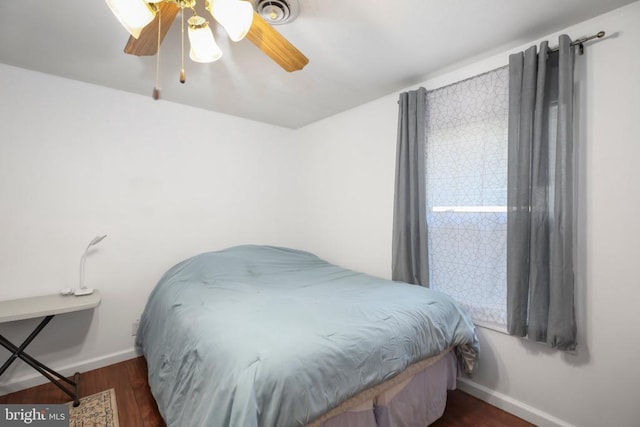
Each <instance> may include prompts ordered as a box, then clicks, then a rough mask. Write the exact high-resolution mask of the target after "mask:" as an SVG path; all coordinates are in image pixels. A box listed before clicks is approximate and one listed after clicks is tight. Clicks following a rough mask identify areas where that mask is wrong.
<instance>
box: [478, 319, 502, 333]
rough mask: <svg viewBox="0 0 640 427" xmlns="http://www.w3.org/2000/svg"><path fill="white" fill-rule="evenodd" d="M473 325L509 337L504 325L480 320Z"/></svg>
mask: <svg viewBox="0 0 640 427" xmlns="http://www.w3.org/2000/svg"><path fill="white" fill-rule="evenodd" d="M473 324H474V325H476V326H478V327H480V328H483V329H489V330H491V331H495V332H499V333H501V334H505V335H509V332H507V326H506V325H500V324H498V323H491V322H483V321H482V320H474V321H473Z"/></svg>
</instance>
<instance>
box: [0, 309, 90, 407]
mask: <svg viewBox="0 0 640 427" xmlns="http://www.w3.org/2000/svg"><path fill="white" fill-rule="evenodd" d="M51 319H53V316H47V317H45V318H44V319H43V320H42V321H41V322H40V324H38V326H37V327H36V328H35V329H34V330H33V332H31V334H29V336H28V337H27V339H25V340H24V342H23V343H22V344H21V345H20V347H16V346H15V345H14V344H13V343H12V342H11V341H9V340H8V339H6V338H5V337H3V336H2V335H0V345H2V346H3V347H4V348H6V349H7V350H9V351H10V352H11V353H12V354H11V356H9V358H8V359H7V360H6V362H4V364H3V365H2V367H0V375H2V374H3V373H4V372H5V371H6V370H7V368H8V367H9V366H10V365H11V364H12V363H13V362H14V361H15V360H16V359H17V358H20V359H22V360H23V361H24V362H25V363H27V364H28V365H29V366H31V367H32V368H33V369H35V370H36V371H38V372H40V374H42V375H43V376H44V377H46V378H47V379H48V380H49V381H51V382H52V383H53V384H54V385H55V386H57V387H58V388H59V389H60V390H62V391H63V392H65V393H66V394H67V395H69V396H70V397H71V398H72V399H73V406H78V405H80V400H79V398H78V383H79V381H80V373H79V372H76V373H75V374H74V376H73V379H74V381H71V380H69V379H68V378H65V377H64V376H62V375H61V374H59V373H58V372H56V371H54V370H53V369H51V368H49V367H48V366H46V365H45V364H43V363H42V362H40V361H38V360H36V359H34V358H33V357H31V356H29V355H28V354H27V353H25V352H24V349H25V348H26V347H27V346H28V345H29V344H30V343H31V341H33V339H34V338H35V337H36V336H37V335H38V334H39V333H40V331H42V330H43V329H44V327H45V326H47V323H49V322H50V321H51ZM62 381H64V382H66V383H67V384H68V385H70V386H71V389H69V388H68V387H66V386H65V385H64V383H63V382H62Z"/></svg>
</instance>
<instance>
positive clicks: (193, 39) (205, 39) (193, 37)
mask: <svg viewBox="0 0 640 427" xmlns="http://www.w3.org/2000/svg"><path fill="white" fill-rule="evenodd" d="M187 24H188V25H189V43H190V44H191V49H190V51H189V58H191V60H192V61H195V62H201V63H208V62H214V61H217V60H218V59H220V58H221V57H222V50H220V47H219V46H218V45H217V44H216V41H215V39H214V38H213V33H212V32H211V28H209V23H208V22H207V21H206V20H205V19H204V18H203V17H201V16H197V15H195V16H192V17H191V18H189V20H188V21H187Z"/></svg>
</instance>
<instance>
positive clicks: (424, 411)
mask: <svg viewBox="0 0 640 427" xmlns="http://www.w3.org/2000/svg"><path fill="white" fill-rule="evenodd" d="M459 372H460V371H459V367H458V363H457V360H456V357H455V354H454V351H452V350H449V351H445V352H443V353H441V354H439V355H437V356H434V357H431V358H429V359H425V360H422V361H420V362H417V363H414V364H413V365H411V366H409V367H408V368H407V369H406V370H405V371H403V372H402V373H401V374H399V375H397V376H395V377H393V378H391V379H389V380H387V381H385V382H383V383H381V384H378V385H377V386H375V387H371V388H369V389H367V390H364V391H362V392H360V393H358V394H357V395H355V396H353V397H352V398H350V399H348V400H346V401H344V402H343V403H342V404H341V405H340V406H338V407H336V408H334V409H333V410H331V411H329V412H327V413H326V414H324V415H323V416H321V417H320V418H318V419H317V420H316V421H314V422H313V423H311V424H308V425H307V427H344V426H349V427H393V426H402V425H423V426H426V425H429V424H431V423H433V422H434V421H435V420H437V419H438V418H440V417H441V416H442V414H443V413H444V408H445V405H446V402H447V390H454V389H455V388H456V378H457V377H458V374H459Z"/></svg>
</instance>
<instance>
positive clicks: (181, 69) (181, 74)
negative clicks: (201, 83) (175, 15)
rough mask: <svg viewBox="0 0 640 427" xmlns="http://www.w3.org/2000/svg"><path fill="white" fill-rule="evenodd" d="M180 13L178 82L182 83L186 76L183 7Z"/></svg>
mask: <svg viewBox="0 0 640 427" xmlns="http://www.w3.org/2000/svg"><path fill="white" fill-rule="evenodd" d="M180 15H181V17H182V19H181V24H182V26H181V27H180V31H181V37H182V39H181V43H180V49H181V52H180V55H181V57H180V83H184V82H185V81H186V77H185V73H184V7H183V8H181V9H180Z"/></svg>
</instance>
